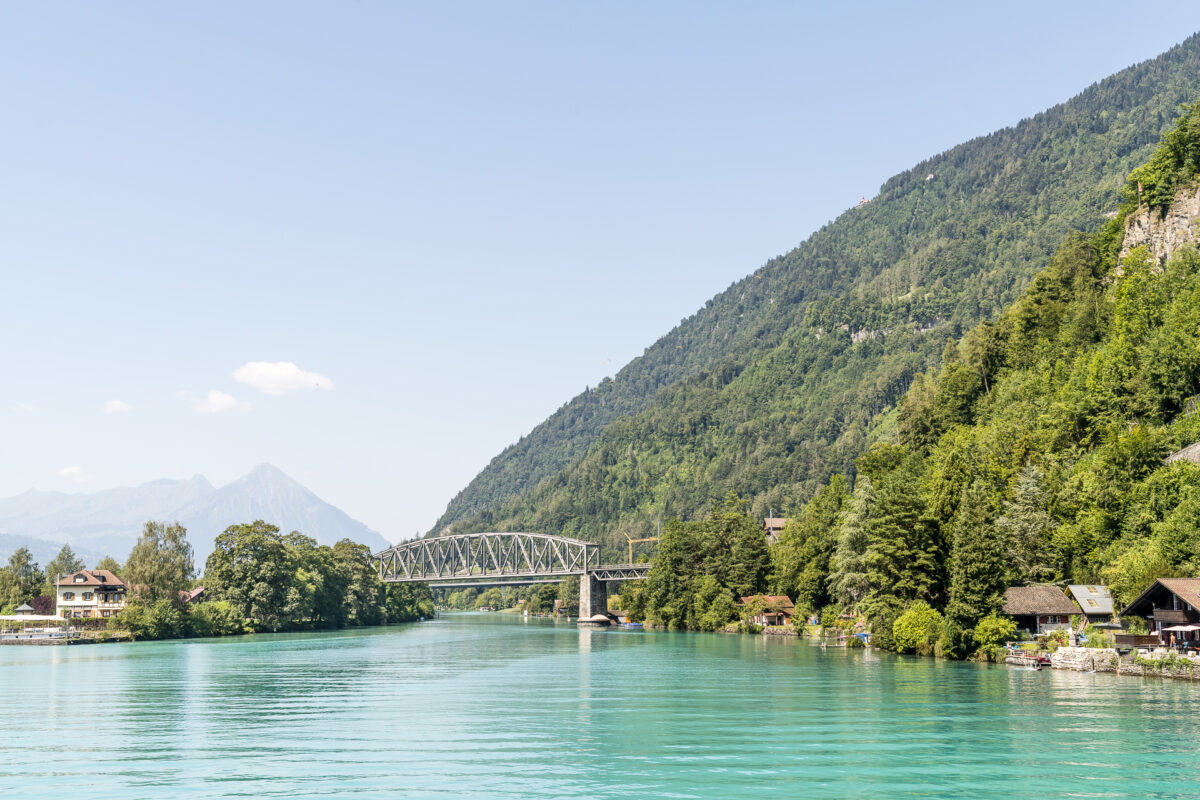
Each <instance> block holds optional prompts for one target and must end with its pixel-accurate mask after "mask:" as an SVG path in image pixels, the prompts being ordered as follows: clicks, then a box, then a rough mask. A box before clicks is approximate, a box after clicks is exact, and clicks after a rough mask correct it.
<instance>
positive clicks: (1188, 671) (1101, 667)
mask: <svg viewBox="0 0 1200 800" xmlns="http://www.w3.org/2000/svg"><path fill="white" fill-rule="evenodd" d="M1142 660H1143V662H1144V661H1146V657H1143V658H1142ZM1189 665H1194V666H1189ZM1050 666H1051V667H1052V668H1054V669H1067V670H1074V671H1075V672H1115V673H1117V674H1118V675H1133V676H1136V677H1154V678H1176V679H1178V680H1185V681H1194V680H1200V657H1196V656H1190V657H1188V658H1185V659H1180V658H1178V657H1176V658H1175V659H1174V663H1173V664H1171V665H1170V666H1167V667H1160V666H1154V665H1150V664H1144V663H1143V664H1139V663H1138V662H1137V656H1135V655H1134V654H1133V653H1130V654H1128V655H1126V656H1121V655H1119V654H1118V653H1117V651H1116V650H1112V649H1099V648H1095V649H1094V648H1089V647H1060V648H1058V650H1057V651H1056V652H1054V653H1051V654H1050Z"/></svg>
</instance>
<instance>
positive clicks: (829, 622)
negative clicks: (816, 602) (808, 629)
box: [821, 606, 839, 628]
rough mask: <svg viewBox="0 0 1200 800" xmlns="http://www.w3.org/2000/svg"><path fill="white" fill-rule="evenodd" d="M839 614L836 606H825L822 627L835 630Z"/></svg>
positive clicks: (822, 613)
mask: <svg viewBox="0 0 1200 800" xmlns="http://www.w3.org/2000/svg"><path fill="white" fill-rule="evenodd" d="M838 617H839V612H838V609H837V607H836V606H825V608H823V609H821V625H822V627H825V628H833V627H836V626H837V624H838Z"/></svg>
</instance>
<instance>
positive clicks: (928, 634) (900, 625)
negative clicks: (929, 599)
mask: <svg viewBox="0 0 1200 800" xmlns="http://www.w3.org/2000/svg"><path fill="white" fill-rule="evenodd" d="M942 631H943V620H942V615H941V614H939V613H938V612H937V611H935V610H934V609H932V608H930V607H929V604H928V603H925V602H923V601H920V600H918V601H917V602H915V603H913V604H912V605H911V606H909V607H908V610H907V611H905V612H904V613H903V614H901V615H900V616H898V617H896V621H895V622H894V623H892V639H893V640H894V641H895V646H896V652H897V653H913V652H919V653H923V654H929V653H931V652H933V645H934V643H935V642H937V641H938V639H939V638H940V637H941V635H942Z"/></svg>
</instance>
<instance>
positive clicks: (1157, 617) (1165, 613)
mask: <svg viewBox="0 0 1200 800" xmlns="http://www.w3.org/2000/svg"><path fill="white" fill-rule="evenodd" d="M1154 621H1155V622H1158V623H1162V624H1163V625H1187V624H1189V623H1195V622H1197V621H1200V614H1197V613H1196V612H1195V611H1185V610H1184V609H1179V610H1178V611H1176V610H1174V609H1171V608H1156V609H1154Z"/></svg>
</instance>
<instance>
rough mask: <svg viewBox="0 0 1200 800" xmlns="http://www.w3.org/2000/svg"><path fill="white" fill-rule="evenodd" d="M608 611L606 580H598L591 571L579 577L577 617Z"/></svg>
mask: <svg viewBox="0 0 1200 800" xmlns="http://www.w3.org/2000/svg"><path fill="white" fill-rule="evenodd" d="M606 613H608V582H607V581H602V580H599V579H598V578H597V577H596V575H595V574H594V573H592V572H585V573H583V575H581V576H580V577H579V618H580V619H584V620H585V619H588V618H589V617H591V616H593V615H595V614H606Z"/></svg>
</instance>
